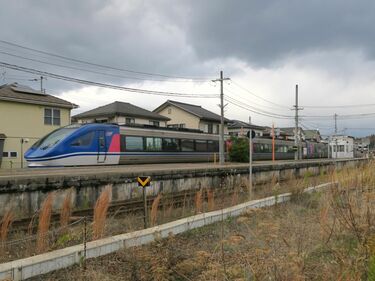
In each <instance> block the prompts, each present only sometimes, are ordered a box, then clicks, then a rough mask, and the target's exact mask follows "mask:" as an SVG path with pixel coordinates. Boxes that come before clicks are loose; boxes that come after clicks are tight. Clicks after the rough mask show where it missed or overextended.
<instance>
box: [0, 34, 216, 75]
mask: <svg viewBox="0 0 375 281" xmlns="http://www.w3.org/2000/svg"><path fill="white" fill-rule="evenodd" d="M0 42H1V43H3V44H6V45H10V46H14V47H17V48H21V49H24V50H29V51H33V52H36V53H40V54H44V55H48V56H52V57H57V58H60V59H64V60H68V61H73V62H76V63H81V64H86V65H91V66H95V67H100V68H106V69H111V70H116V71H122V72H129V73H135V74H140V75H148V76H159V77H165V78H173V79H185V80H208V79H210V78H205V79H204V78H197V77H184V76H175V75H165V74H159V73H150V72H142V71H135V70H131V69H125V68H118V67H113V66H108V65H103V64H99V63H93V62H88V61H84V60H79V59H75V58H70V57H66V56H62V55H58V54H54V53H50V52H46V51H41V50H37V49H34V48H30V47H26V46H22V45H19V44H15V43H12V42H8V41H5V40H0Z"/></svg>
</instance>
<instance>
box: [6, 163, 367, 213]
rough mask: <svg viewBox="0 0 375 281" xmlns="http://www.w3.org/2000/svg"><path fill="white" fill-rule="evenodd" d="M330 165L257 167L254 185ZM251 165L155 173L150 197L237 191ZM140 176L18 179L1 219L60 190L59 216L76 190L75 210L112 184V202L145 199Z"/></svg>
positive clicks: (8, 185) (8, 186)
mask: <svg viewBox="0 0 375 281" xmlns="http://www.w3.org/2000/svg"><path fill="white" fill-rule="evenodd" d="M363 160H364V159H351V160H340V161H338V162H337V163H335V164H336V167H337V168H338V169H340V168H342V167H343V166H347V167H350V166H355V165H358V164H359V163H361V162H362V161H363ZM335 164H334V163H333V162H331V161H323V162H317V161H315V162H310V161H306V162H299V163H294V162H285V163H282V164H280V163H277V162H276V163H275V164H272V162H271V163H269V164H268V163H267V164H258V165H255V166H254V168H253V181H254V183H255V184H257V183H264V182H267V181H270V180H271V179H272V178H274V177H275V178H277V179H278V180H286V179H290V178H293V177H298V176H300V177H303V176H304V175H306V174H308V175H319V174H320V173H323V172H327V171H328V170H329V169H331V168H332V167H334V165H335ZM248 171H249V170H248V165H243V164H241V165H238V164H237V165H226V166H223V167H210V168H207V169H186V170H184V171H181V170H179V171H174V170H165V171H154V172H148V173H147V175H149V176H151V177H152V188H148V189H147V193H148V195H149V196H151V195H157V194H158V193H159V192H163V193H165V194H166V193H174V192H177V191H184V190H194V189H200V188H201V187H207V188H230V189H231V188H233V187H234V186H236V187H238V186H240V185H241V183H243V182H247V180H248ZM136 177H137V175H136V174H131V173H123V174H110V175H109V174H100V170H99V171H98V174H97V175H90V176H85V175H82V176H79V177H73V176H69V175H66V176H63V177H61V176H60V177H56V178H55V177H52V176H49V177H46V178H30V179H23V180H20V179H17V180H13V181H5V180H3V181H1V180H0V217H1V216H2V215H3V214H4V213H5V211H6V210H8V209H11V210H13V211H14V212H16V216H17V217H18V218H20V217H31V216H33V214H34V213H35V212H36V211H38V210H39V209H40V206H41V204H42V202H43V200H44V199H45V197H46V196H47V195H48V192H50V191H55V199H54V205H53V210H54V211H58V210H60V209H61V205H62V203H63V201H64V198H65V196H66V194H67V192H68V189H69V188H70V187H72V190H73V194H72V202H71V204H72V207H73V209H75V210H77V209H88V208H92V207H93V206H94V205H95V202H96V200H97V198H98V196H99V194H100V192H101V191H102V189H103V188H104V187H105V185H106V184H112V185H113V187H112V200H111V201H112V203H116V202H119V201H124V200H130V199H134V198H139V199H140V198H142V189H141V188H139V187H138V184H137V182H136Z"/></svg>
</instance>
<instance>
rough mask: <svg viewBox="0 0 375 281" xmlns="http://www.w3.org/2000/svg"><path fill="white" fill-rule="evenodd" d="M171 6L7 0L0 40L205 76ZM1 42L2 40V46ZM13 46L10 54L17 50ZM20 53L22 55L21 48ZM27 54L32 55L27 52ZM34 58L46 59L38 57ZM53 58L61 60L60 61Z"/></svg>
mask: <svg viewBox="0 0 375 281" xmlns="http://www.w3.org/2000/svg"><path fill="white" fill-rule="evenodd" d="M170 4H171V3H167V2H166V3H164V1H158V2H156V1H155V2H154V1H150V2H148V3H146V2H143V1H7V2H6V4H4V3H3V7H2V8H1V11H0V25H1V26H3V27H4V26H6V28H2V29H1V30H0V38H1V39H2V40H6V41H10V42H15V43H17V44H21V45H25V46H30V47H33V48H36V49H40V50H45V51H48V52H53V53H57V54H61V55H64V56H68V57H73V58H77V59H81V60H86V61H91V62H95V63H99V64H105V65H110V66H114V67H117V68H126V69H132V70H138V71H144V72H152V73H162V74H171V75H184V74H186V75H189V76H190V75H191V76H195V75H198V76H199V75H203V74H205V72H206V71H207V69H206V68H205V67H204V66H203V65H200V64H199V63H198V62H197V60H196V58H195V55H194V52H193V50H192V48H191V47H190V46H189V44H188V43H187V42H186V41H185V35H184V31H183V30H181V29H180V28H181V26H179V25H178V24H176V23H177V22H180V23H181V21H180V20H177V19H179V18H181V17H182V16H183V15H184V13H183V10H181V8H179V7H174V6H173V5H172V6H170ZM4 46H5V45H3V44H1V48H2V50H4V49H3V47H4ZM5 47H9V46H5ZM11 49H12V50H11V51H12V52H15V51H16V50H17V48H14V47H11ZM7 51H9V50H7ZM22 54H23V55H25V53H24V51H23V53H22ZM26 55H27V56H28V57H31V55H30V52H26ZM0 58H1V60H2V61H6V62H11V63H17V64H20V65H27V66H32V67H34V68H38V69H43V70H47V71H53V72H57V73H61V74H65V75H70V76H72V75H73V76H79V77H80V78H88V79H94V80H96V81H100V82H112V83H123V82H137V80H127V79H115V78H113V77H112V78H111V77H110V76H103V75H102V76H95V75H89V74H87V73H79V74H77V71H74V70H64V69H62V68H58V67H56V66H53V67H52V66H50V67H48V66H46V65H43V64H38V63H35V62H27V61H25V60H22V59H15V58H11V57H8V56H6V55H1V56H0ZM37 59H43V60H46V59H44V58H41V57H40V56H38V57H37ZM48 61H51V58H48ZM53 62H54V63H61V60H54V61H53ZM65 63H66V62H65ZM71 65H74V64H73V63H71ZM86 68H87V66H86ZM95 70H97V69H95ZM101 71H103V69H101ZM117 74H119V73H117ZM122 75H123V76H132V75H131V74H127V73H122ZM133 76H134V75H133ZM144 77H147V76H144ZM154 79H155V77H154Z"/></svg>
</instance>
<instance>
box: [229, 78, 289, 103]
mask: <svg viewBox="0 0 375 281" xmlns="http://www.w3.org/2000/svg"><path fill="white" fill-rule="evenodd" d="M231 81H232V82H233V84H234V85H236V86H237V87H238V88H240V89H241V90H243V91H246V92H247V93H249V94H251V95H252V96H254V97H257V98H258V99H260V100H263V101H265V102H268V103H270V104H273V105H275V106H278V107H281V108H284V109H285V108H287V109H290V107H289V106H286V105H281V104H278V103H275V102H273V101H270V100H268V99H265V98H263V97H261V96H259V95H257V94H255V93H253V92H252V91H250V90H248V89H246V88H245V87H243V86H241V85H240V84H239V83H237V82H236V81H233V79H231Z"/></svg>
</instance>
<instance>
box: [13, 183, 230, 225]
mask: <svg viewBox="0 0 375 281" xmlns="http://www.w3.org/2000/svg"><path fill="white" fill-rule="evenodd" d="M204 190H205V189H204ZM197 191H198V190H186V191H179V192H175V193H173V194H172V193H166V194H162V199H161V200H160V202H159V205H158V208H159V209H163V208H166V207H170V206H171V205H173V208H176V207H182V206H183V205H184V204H186V205H188V206H189V207H191V206H193V204H194V198H195V196H196V193H197ZM214 191H215V200H218V198H220V199H223V198H225V197H228V196H232V195H233V193H234V190H233V189H214ZM155 198H156V196H148V198H147V206H148V209H150V208H151V206H152V203H153V202H154V200H155ZM202 200H203V201H207V192H203V193H202ZM143 208H144V204H143V200H142V199H139V198H136V199H130V200H123V201H116V202H113V203H111V204H110V206H109V208H108V216H120V215H126V214H141V215H142V216H143ZM37 215H38V214H37V213H36V214H35V215H34V217H31V218H23V219H18V220H15V221H13V223H12V229H11V231H12V232H14V231H25V232H26V231H30V228H31V229H32V230H33V232H34V230H36V228H37V226H38V217H37ZM93 215H94V209H93V208H88V209H83V210H74V211H73V212H72V214H71V218H72V219H73V221H76V220H78V219H81V218H83V217H87V218H88V219H91V218H92V217H93ZM59 220H60V214H59V213H53V214H52V217H51V224H52V226H54V227H58V223H59Z"/></svg>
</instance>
